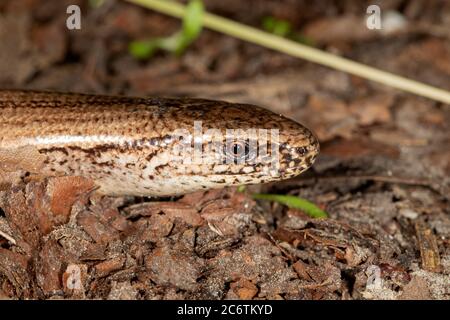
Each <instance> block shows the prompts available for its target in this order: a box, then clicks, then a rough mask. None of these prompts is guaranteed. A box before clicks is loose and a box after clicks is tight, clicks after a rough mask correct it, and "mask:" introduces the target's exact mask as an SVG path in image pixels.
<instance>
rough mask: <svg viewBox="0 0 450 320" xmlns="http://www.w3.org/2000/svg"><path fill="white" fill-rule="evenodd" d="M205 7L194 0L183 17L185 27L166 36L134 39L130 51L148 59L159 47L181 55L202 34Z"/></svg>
mask: <svg viewBox="0 0 450 320" xmlns="http://www.w3.org/2000/svg"><path fill="white" fill-rule="evenodd" d="M204 11H205V8H204V6H203V2H202V1H201V0H192V1H190V2H189V4H188V5H187V8H186V14H185V15H184V17H183V27H182V29H181V30H180V31H178V32H176V33H174V34H172V35H170V36H168V37H164V38H155V39H150V40H147V41H133V42H131V43H130V45H129V48H128V50H129V52H130V53H131V54H132V55H133V56H134V57H135V58H137V59H148V58H150V57H151V56H152V55H153V54H154V53H155V52H156V50H158V49H161V50H165V51H168V52H172V53H175V54H176V55H181V54H182V53H183V52H184V51H185V50H186V48H187V47H188V46H189V45H190V44H191V43H192V42H193V41H194V40H195V39H197V37H198V36H199V35H200V32H201V30H202V28H203V13H204Z"/></svg>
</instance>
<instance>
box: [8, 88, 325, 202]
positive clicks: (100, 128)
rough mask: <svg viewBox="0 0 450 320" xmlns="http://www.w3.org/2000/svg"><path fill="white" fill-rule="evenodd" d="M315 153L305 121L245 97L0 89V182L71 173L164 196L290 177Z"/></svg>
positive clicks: (123, 190) (104, 186) (119, 190)
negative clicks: (21, 175) (14, 176)
mask: <svg viewBox="0 0 450 320" xmlns="http://www.w3.org/2000/svg"><path fill="white" fill-rule="evenodd" d="M208 129H214V130H215V131H214V130H212V131H211V130H209V131H208ZM227 130H228V131H227ZM233 130H234V131H233ZM180 132H181V133H182V134H180ZM230 132H231V133H230ZM272 132H275V133H274V135H272ZM230 136H231V139H229V137H230ZM200 138H201V139H200ZM199 139H200V140H199ZM270 139H272V140H270ZM230 142H231V144H230ZM255 145H258V147H257V148H256V149H253V148H251V147H249V146H255ZM196 146H200V149H198V148H197V149H196ZM264 146H266V149H264V148H265V147H264ZM189 147H191V149H189ZM249 150H250V151H249ZM252 150H256V154H254V153H252ZM264 151H266V152H265V153H264ZM196 152H199V153H196ZM318 152H319V145H318V142H317V139H316V138H315V137H314V135H313V134H312V133H311V132H310V131H309V130H308V129H306V128H305V127H303V126H302V125H300V124H298V123H296V122H294V121H292V120H289V119H287V118H285V117H283V116H280V115H277V114H274V113H272V112H270V111H268V110H266V109H263V108H260V107H256V106H252V105H246V104H232V103H227V102H222V101H212V100H202V99H163V98H129V97H113V96H99V95H83V94H66V93H50V92H36V91H14V90H11V91H0V179H2V178H1V177H3V180H7V179H8V174H9V173H11V172H18V171H20V172H31V173H33V174H38V175H43V176H56V175H77V176H85V177H87V178H91V179H93V180H94V181H95V182H96V183H97V184H98V186H99V187H100V189H99V190H100V192H102V193H104V194H110V195H125V194H128V195H145V196H168V195H177V194H183V193H187V192H193V191H196V190H201V189H209V188H219V187H223V186H228V185H241V184H255V183H262V182H268V181H276V180H281V179H286V178H290V177H293V176H295V175H298V174H300V173H301V172H303V171H305V170H306V169H307V168H309V167H310V166H311V165H312V163H313V162H314V160H315V158H316V156H317V154H318ZM199 154H200V156H199V157H200V158H199V157H197V156H198V155H199ZM261 154H262V155H261ZM251 155H254V156H251ZM274 156H277V157H276V158H274ZM269 158H270V160H268V159H269ZM199 159H201V161H198V160H199ZM230 159H231V160H230ZM274 159H276V163H275V162H274ZM6 182H7V181H6ZM3 183H5V181H3Z"/></svg>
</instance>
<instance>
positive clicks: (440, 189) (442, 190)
mask: <svg viewBox="0 0 450 320" xmlns="http://www.w3.org/2000/svg"><path fill="white" fill-rule="evenodd" d="M349 179H359V180H372V181H378V182H385V183H391V184H403V185H410V186H421V187H426V188H429V189H431V190H433V191H435V192H437V193H438V194H440V195H443V196H444V197H447V194H448V193H449V190H448V188H446V187H445V186H442V185H440V184H437V183H433V182H431V181H429V180H426V179H415V178H403V177H392V176H378V175H360V176H357V175H354V176H324V177H321V176H318V177H311V178H306V179H304V178H300V179H298V180H297V179H296V180H291V181H286V182H281V184H283V185H298V184H299V183H301V184H310V183H316V182H319V181H323V180H331V181H333V180H349Z"/></svg>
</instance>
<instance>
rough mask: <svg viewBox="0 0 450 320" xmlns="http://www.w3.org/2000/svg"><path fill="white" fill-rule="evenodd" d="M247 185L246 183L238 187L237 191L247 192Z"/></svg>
mask: <svg viewBox="0 0 450 320" xmlns="http://www.w3.org/2000/svg"><path fill="white" fill-rule="evenodd" d="M245 189H246V187H245V186H244V185H242V186H239V187H237V192H245Z"/></svg>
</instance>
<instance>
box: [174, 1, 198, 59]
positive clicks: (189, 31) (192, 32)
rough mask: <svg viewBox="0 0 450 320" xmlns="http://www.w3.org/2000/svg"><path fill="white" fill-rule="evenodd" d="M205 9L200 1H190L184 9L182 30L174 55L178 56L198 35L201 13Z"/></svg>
mask: <svg viewBox="0 0 450 320" xmlns="http://www.w3.org/2000/svg"><path fill="white" fill-rule="evenodd" d="M204 12H205V7H204V6H203V2H202V1H201V0H192V1H190V2H189V4H188V5H187V7H186V14H185V16H184V17H183V30H182V32H181V36H180V38H179V43H178V47H177V49H176V50H175V53H176V54H178V55H180V54H182V53H183V52H184V50H186V48H187V47H188V46H189V45H190V44H191V43H192V42H193V41H194V40H195V39H197V37H198V36H199V35H200V32H201V31H202V28H203V13H204Z"/></svg>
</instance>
